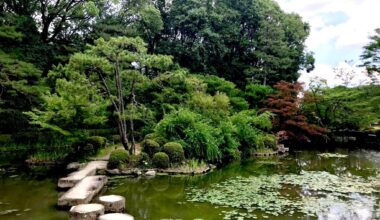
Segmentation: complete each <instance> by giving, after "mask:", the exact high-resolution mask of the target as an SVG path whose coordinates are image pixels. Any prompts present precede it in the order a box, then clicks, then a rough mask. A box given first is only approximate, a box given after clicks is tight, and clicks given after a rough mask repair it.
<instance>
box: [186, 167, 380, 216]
mask: <svg viewBox="0 0 380 220" xmlns="http://www.w3.org/2000/svg"><path fill="white" fill-rule="evenodd" d="M376 181H377V179H376V178H369V179H368V180H366V179H364V178H362V177H358V176H336V175H333V174H330V173H328V172H319V171H318V172H316V171H302V172H301V173H300V174H298V175H297V174H286V175H271V176H264V175H263V176H251V177H247V178H245V177H235V178H231V179H228V180H226V181H224V182H221V183H218V184H214V185H211V186H210V187H208V188H204V189H199V188H192V189H190V190H189V191H188V192H187V198H188V200H189V201H190V202H207V203H211V204H213V205H216V206H221V207H229V208H234V211H231V212H228V213H224V215H225V219H239V218H240V217H243V218H244V219H253V218H254V217H253V215H252V216H251V215H249V216H248V215H244V214H241V210H245V211H246V212H247V213H249V214H250V213H252V212H253V211H262V212H264V213H266V214H267V215H272V216H278V215H283V214H285V213H288V214H290V213H291V214H293V213H304V214H306V215H309V216H318V215H321V213H322V214H323V213H328V212H329V211H330V208H331V207H334V206H335V205H336V204H344V208H345V210H356V207H361V204H364V203H365V204H368V201H375V200H376V199H375V198H374V197H373V196H372V194H373V193H378V192H379V190H380V189H378V188H376V187H374V183H375V182H376ZM353 195H358V196H359V197H360V198H365V199H364V200H363V199H362V200H360V199H359V200H358V199H357V198H355V197H353ZM372 203H373V205H372V207H375V202H372ZM349 214H350V213H349ZM359 214H360V213H352V215H359Z"/></svg>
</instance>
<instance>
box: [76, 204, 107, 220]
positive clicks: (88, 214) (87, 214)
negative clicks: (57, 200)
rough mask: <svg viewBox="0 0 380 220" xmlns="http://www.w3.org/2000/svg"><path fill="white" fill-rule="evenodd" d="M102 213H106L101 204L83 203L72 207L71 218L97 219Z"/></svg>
mask: <svg viewBox="0 0 380 220" xmlns="http://www.w3.org/2000/svg"><path fill="white" fill-rule="evenodd" d="M101 215H104V206H103V205H101V204H82V205H77V206H73V207H71V209H70V220H97V219H98V217H99V216H101Z"/></svg>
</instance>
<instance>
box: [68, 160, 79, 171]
mask: <svg viewBox="0 0 380 220" xmlns="http://www.w3.org/2000/svg"><path fill="white" fill-rule="evenodd" d="M80 167H81V164H80V163H78V162H72V163H69V164H67V166H66V169H67V170H78V169H79V168H80Z"/></svg>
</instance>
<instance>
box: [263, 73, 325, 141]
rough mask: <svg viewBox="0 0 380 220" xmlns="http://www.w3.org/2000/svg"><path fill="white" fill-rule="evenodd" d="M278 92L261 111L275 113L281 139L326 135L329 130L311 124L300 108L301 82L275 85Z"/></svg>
mask: <svg viewBox="0 0 380 220" xmlns="http://www.w3.org/2000/svg"><path fill="white" fill-rule="evenodd" d="M274 88H275V89H276V90H277V92H276V93H274V94H272V95H270V96H269V97H268V98H267V100H266V101H265V103H264V104H265V108H263V109H262V110H261V111H270V112H272V113H274V114H275V117H274V119H273V127H274V129H275V131H276V132H277V134H278V136H279V139H280V140H281V139H282V140H283V139H290V140H297V141H307V142H309V141H310V139H311V138H316V137H318V138H320V137H324V138H325V137H326V134H327V130H326V129H324V128H321V127H319V126H317V125H314V124H309V123H308V121H307V118H306V116H305V115H304V114H303V113H302V109H301V108H300V106H301V104H302V98H301V97H300V94H301V93H302V91H303V86H302V84H301V83H289V82H285V81H281V82H278V83H277V84H276V85H274Z"/></svg>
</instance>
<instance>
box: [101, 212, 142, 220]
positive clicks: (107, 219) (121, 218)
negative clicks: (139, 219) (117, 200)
mask: <svg viewBox="0 0 380 220" xmlns="http://www.w3.org/2000/svg"><path fill="white" fill-rule="evenodd" d="M134 219H135V218H133V216H132V215H128V214H121V213H112V214H105V215H102V216H100V217H99V220H134Z"/></svg>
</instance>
